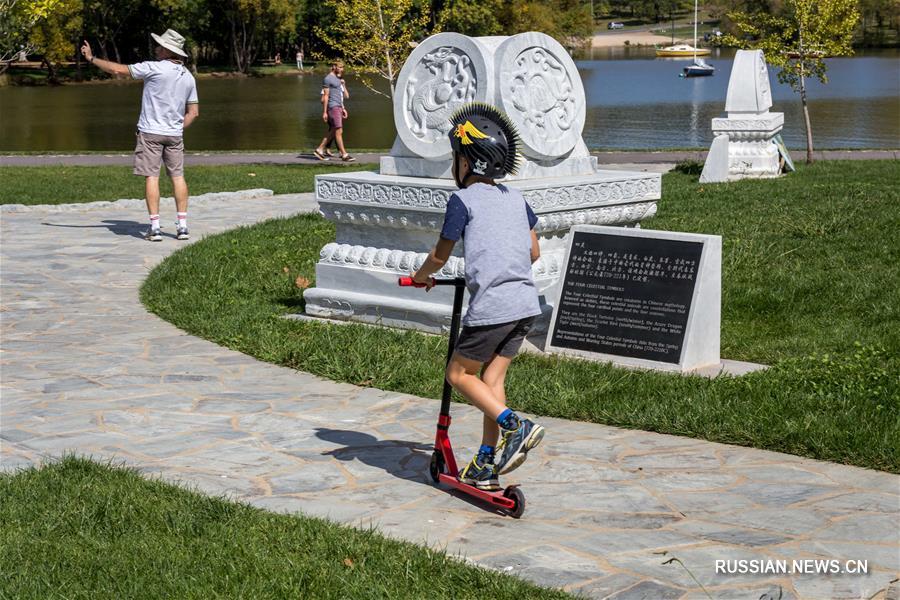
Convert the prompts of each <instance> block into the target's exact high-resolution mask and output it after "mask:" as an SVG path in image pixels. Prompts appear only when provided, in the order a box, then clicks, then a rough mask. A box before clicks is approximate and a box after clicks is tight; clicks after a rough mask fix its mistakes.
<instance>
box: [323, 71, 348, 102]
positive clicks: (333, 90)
mask: <svg viewBox="0 0 900 600" xmlns="http://www.w3.org/2000/svg"><path fill="white" fill-rule="evenodd" d="M322 89H325V90H328V108H334V107H335V106H340V107H343V106H344V88H342V87H341V80H340V79H339V78H338V76H337V75H335V74H334V73H333V72H332V73H329V74H328V75H326V76H325V79H324V80H323V81H322Z"/></svg>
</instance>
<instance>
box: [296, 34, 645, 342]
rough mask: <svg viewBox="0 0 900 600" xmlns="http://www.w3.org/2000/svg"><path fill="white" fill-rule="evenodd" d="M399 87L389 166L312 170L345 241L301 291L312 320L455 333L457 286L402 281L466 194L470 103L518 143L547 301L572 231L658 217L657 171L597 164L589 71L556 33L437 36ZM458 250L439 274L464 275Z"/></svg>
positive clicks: (325, 256) (519, 184)
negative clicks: (590, 145) (507, 122)
mask: <svg viewBox="0 0 900 600" xmlns="http://www.w3.org/2000/svg"><path fill="white" fill-rule="evenodd" d="M395 89H396V96H395V99H394V122H395V124H396V127H397V132H398V135H397V139H396V140H395V142H394V146H393V148H392V149H391V153H390V156H387V157H384V158H383V159H382V161H381V165H380V173H346V174H330V175H320V176H318V177H316V199H317V200H318V202H319V206H320V210H321V213H322V214H323V215H324V216H325V217H326V218H328V219H329V220H331V221H333V222H334V223H335V224H336V226H337V238H336V240H335V242H333V243H330V244H327V245H326V246H325V247H324V248H322V251H321V254H320V260H319V263H318V265H317V266H316V287H314V288H310V289H308V290H306V292H305V293H304V298H305V300H306V313H307V314H309V315H313V316H318V317H325V318H332V319H349V320H356V321H363V322H371V323H381V324H384V325H390V326H398V327H407V328H415V329H420V330H425V331H431V332H440V331H443V330H445V329H446V328H447V327H449V324H450V306H451V302H452V289H449V288H445V287H438V288H434V289H433V290H431V292H429V293H428V294H425V293H424V292H422V290H415V289H410V288H400V287H399V286H398V285H397V277H398V276H401V275H408V274H409V273H410V272H412V271H414V270H415V269H417V268H418V267H419V266H420V265H421V264H422V262H423V261H424V260H425V257H426V256H427V253H428V251H429V250H430V249H431V248H432V246H433V245H434V244H435V242H436V241H437V236H438V233H439V232H440V229H441V226H442V224H443V217H444V210H445V207H446V204H447V200H448V199H449V197H450V194H452V193H453V192H454V191H455V190H456V185H455V183H454V182H453V180H452V178H451V176H450V158H451V149H450V142H449V139H448V138H447V132H448V131H449V128H450V120H449V119H450V115H451V114H452V113H453V112H454V111H455V110H456V109H457V108H458V107H460V106H462V105H463V104H465V103H467V102H471V101H482V102H487V103H489V104H493V105H495V106H498V107H499V108H501V109H502V110H504V111H505V112H506V113H507V114H508V115H509V117H510V118H511V119H512V121H513V122H514V123H515V125H516V127H517V128H518V130H519V133H520V135H521V137H522V142H523V143H522V146H523V147H522V149H521V152H522V155H523V160H522V168H521V169H520V172H519V173H518V174H517V175H516V176H515V177H510V178H508V180H507V181H508V183H509V185H511V186H514V187H516V188H518V189H519V190H521V191H522V193H523V195H524V196H525V199H526V200H527V201H528V203H529V204H530V205H531V207H532V208H533V209H534V211H535V213H536V215H537V216H538V225H537V227H536V231H537V233H538V237H539V239H540V244H541V259H540V260H539V261H538V262H537V263H535V265H534V278H535V283H536V284H537V286H538V290H539V292H540V293H541V295H542V296H543V297H544V298H553V297H554V293H555V290H554V286H555V285H556V283H557V281H558V279H559V276H560V273H561V270H562V268H563V264H562V262H563V258H564V253H565V248H564V245H563V244H564V238H565V235H566V233H567V232H568V230H569V228H570V227H571V226H572V225H575V224H595V225H635V224H637V223H639V222H640V221H641V220H642V219H644V218H647V217H649V216H652V215H653V214H655V212H656V201H657V200H658V199H659V197H660V192H661V186H660V175H659V174H654V173H641V172H624V171H605V170H598V169H597V162H596V159H595V158H594V157H591V156H590V154H589V153H588V149H587V147H586V145H585V144H584V141H583V140H582V138H581V133H582V130H583V128H584V119H585V98H584V88H583V87H582V84H581V78H580V76H579V75H578V71H577V69H576V68H575V64H574V62H572V59H571V58H570V57H569V55H568V53H567V52H566V51H565V49H564V48H563V47H562V46H560V45H559V44H558V43H557V42H556V41H555V40H553V39H552V38H550V37H549V36H546V35H544V34H541V33H524V34H519V35H515V36H511V37H487V38H469V37H466V36H463V35H460V34H456V33H440V34H437V35H435V36H432V37H430V38H428V39H426V40H425V41H423V42H422V43H421V44H419V45H418V46H417V47H416V49H415V50H414V51H413V52H412V53H411V54H410V57H409V59H408V60H407V61H406V63H405V64H404V66H403V69H402V70H401V72H400V76H399V78H398V81H397V84H396V87H395ZM462 250H463V248H462V243H459V244H457V247H456V248H455V250H454V256H453V257H452V258H451V259H450V260H449V261H448V263H447V264H446V265H445V267H444V268H443V270H442V271H441V272H440V273H438V274H436V276H438V277H451V276H462V275H463V274H464V272H465V266H464V264H463V259H462V258H461V257H462V255H463V252H462ZM549 310H550V307H549V306H548V307H547V314H548V316H549Z"/></svg>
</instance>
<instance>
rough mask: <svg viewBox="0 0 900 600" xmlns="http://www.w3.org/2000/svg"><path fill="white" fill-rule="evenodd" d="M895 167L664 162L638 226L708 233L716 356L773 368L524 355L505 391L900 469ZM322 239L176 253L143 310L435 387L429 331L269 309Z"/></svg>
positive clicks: (393, 382)
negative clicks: (747, 171)
mask: <svg viewBox="0 0 900 600" xmlns="http://www.w3.org/2000/svg"><path fill="white" fill-rule="evenodd" d="M898 206H900V169H897V163H896V162H894V161H847V162H822V163H817V164H815V165H814V166H812V167H805V166H801V167H800V170H799V171H798V172H797V173H795V174H792V175H791V176H789V177H785V178H782V179H779V180H769V181H745V182H739V183H733V184H719V185H700V184H698V183H697V182H696V176H693V177H692V176H689V175H686V174H682V173H670V174H667V175H665V176H664V178H663V198H662V200H661V201H660V203H659V213H658V216H657V217H656V218H654V219H653V220H651V221H648V222H645V223H644V227H645V228H655V229H670V230H679V231H693V232H700V233H711V234H719V235H722V236H723V257H722V260H723V264H722V268H723V290H722V356H723V357H724V358H730V359H738V360H746V361H753V362H760V363H765V364H769V365H772V368H771V369H769V370H767V371H764V372H760V373H755V374H751V375H747V376H745V377H741V378H731V377H720V378H717V379H715V380H708V379H704V378H700V377H682V376H677V375H667V374H661V373H652V372H637V371H627V370H622V369H616V368H612V367H610V366H608V365H602V364H594V363H588V362H583V361H576V360H570V359H562V358H558V357H545V356H534V355H524V356H521V357H519V358H518V359H517V360H516V361H515V363H514V364H513V366H512V368H511V370H510V375H509V379H508V383H509V388H508V391H509V397H510V404H511V405H512V406H513V407H515V408H517V409H521V410H525V411H529V412H534V413H537V414H540V415H551V416H555V417H564V418H569V419H576V420H583V421H592V422H598V423H607V424H610V425H616V426H621V427H627V428H635V429H643V430H649V431H659V432H665V433H672V434H676V435H685V436H691V437H697V438H704V439H709V440H715V441H720V442H726V443H732V444H740V445H747V446H755V447H758V448H766V449H770V450H778V451H782V452H788V453H792V454H798V455H803V456H809V457H813V458H819V459H825V460H831V461H836V462H842V463H849V464H855V465H860V466H864V467H871V468H876V469H882V470H886V471H892V472H898V473H900V377H898V373H900V303H898V302H897V300H896V294H897V290H898V289H900V267H898V264H900V210H898ZM333 239H334V228H333V226H332V225H331V224H330V223H329V222H327V221H325V220H324V219H322V218H321V217H319V216H317V215H304V216H296V217H293V218H289V219H279V220H273V221H269V222H266V223H263V224H260V225H257V226H254V227H249V228H240V229H237V230H234V231H231V232H227V233H224V234H221V235H218V236H213V237H210V238H206V239H205V240H203V241H201V242H198V243H196V244H194V245H192V246H188V247H185V248H183V249H182V250H179V251H178V252H176V253H175V254H173V255H172V256H171V257H169V258H168V259H167V260H166V261H164V262H163V263H162V264H161V265H160V266H158V267H157V268H156V269H155V270H154V271H153V272H152V273H151V274H150V276H149V277H148V279H147V281H146V283H145V284H144V286H143V289H142V291H141V297H142V300H143V301H144V303H145V304H146V305H147V307H148V308H149V309H150V310H151V311H153V312H155V313H156V314H158V315H160V316H161V317H163V318H164V319H166V320H168V321H171V322H172V323H174V324H175V325H177V326H178V327H181V328H182V329H184V330H186V331H188V332H190V333H193V334H195V335H198V336H201V337H204V338H207V339H210V340H213V341H215V342H217V343H220V344H222V345H225V346H228V347H230V348H234V349H237V350H240V351H242V352H245V353H247V354H250V355H253V356H256V357H258V358H260V359H262V360H266V361H270V362H273V363H278V364H283V365H288V366H291V367H294V368H297V369H302V370H305V371H309V372H312V373H316V374H318V375H321V376H324V377H328V378H331V379H334V380H338V381H346V382H350V383H354V384H357V385H364V386H372V387H377V388H381V389H388V390H397V391H403V392H408V393H412V394H416V395H420V396H424V397H430V398H438V397H439V396H440V386H441V380H442V377H441V371H442V364H443V353H444V351H445V346H444V344H445V340H444V339H443V338H440V337H434V336H424V335H421V334H417V333H413V332H404V331H395V330H389V329H379V328H372V327H364V326H358V325H351V326H346V325H329V324H326V323H316V322H297V321H289V320H286V319H282V318H280V317H281V315H283V314H285V313H289V312H300V311H301V310H302V308H303V300H302V289H300V288H299V287H298V286H297V283H296V280H297V278H298V276H300V277H305V278H307V279H309V280H310V281H313V282H314V279H315V264H316V261H317V260H318V253H319V249H320V248H321V247H322V245H324V244H325V243H326V242H329V241H332V240H333Z"/></svg>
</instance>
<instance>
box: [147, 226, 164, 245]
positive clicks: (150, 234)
mask: <svg viewBox="0 0 900 600" xmlns="http://www.w3.org/2000/svg"><path fill="white" fill-rule="evenodd" d="M144 239H145V240H147V241H150V242H161V241H162V233H160V231H159V229H148V230H147V231H145V232H144Z"/></svg>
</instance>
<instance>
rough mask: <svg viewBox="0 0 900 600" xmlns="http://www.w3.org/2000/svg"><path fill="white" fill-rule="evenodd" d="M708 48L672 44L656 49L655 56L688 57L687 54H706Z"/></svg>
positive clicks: (707, 53)
mask: <svg viewBox="0 0 900 600" xmlns="http://www.w3.org/2000/svg"><path fill="white" fill-rule="evenodd" d="M709 53H710V50H709V48H695V47H694V46H691V45H690V44H675V45H674V46H666V47H664V48H657V49H656V56H660V57H666V56H674V57H688V56H691V57H693V56H708V55H709Z"/></svg>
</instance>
